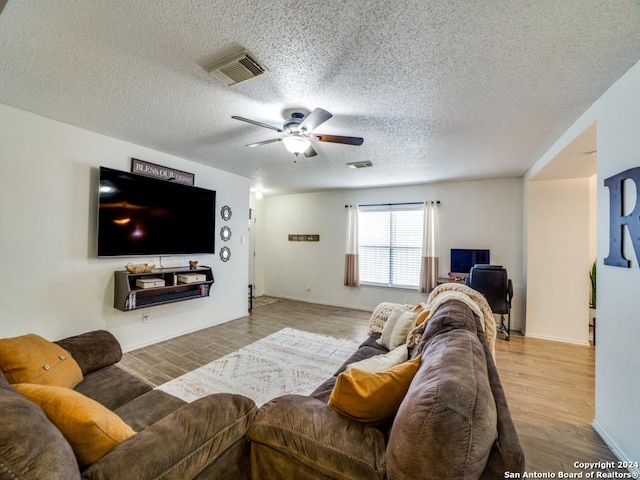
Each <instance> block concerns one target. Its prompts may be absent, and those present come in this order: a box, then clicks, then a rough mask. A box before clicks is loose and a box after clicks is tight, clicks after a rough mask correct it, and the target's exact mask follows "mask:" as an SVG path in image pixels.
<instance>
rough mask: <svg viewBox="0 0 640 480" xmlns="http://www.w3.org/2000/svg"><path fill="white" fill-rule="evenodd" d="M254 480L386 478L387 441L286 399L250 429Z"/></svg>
mask: <svg viewBox="0 0 640 480" xmlns="http://www.w3.org/2000/svg"><path fill="white" fill-rule="evenodd" d="M247 435H248V437H249V439H250V440H251V472H252V478H253V479H254V480H255V479H259V478H264V479H269V480H273V479H290V478H341V479H362V478H380V479H383V478H385V440H384V436H383V434H382V433H381V432H380V431H379V430H378V429H376V428H375V427H372V426H368V425H364V424H362V423H358V422H356V421H354V420H352V419H350V418H347V417H345V416H343V415H340V414H339V413H338V412H336V411H335V410H333V409H332V408H331V407H328V406H327V405H325V404H324V403H322V402H321V401H319V400H317V399H315V398H311V397H305V396H300V395H284V396H282V397H279V398H276V399H274V400H272V401H270V402H268V403H266V404H265V405H263V406H262V407H261V408H260V410H258V413H257V415H256V417H255V419H254V421H253V422H252V424H251V426H250V427H249V432H248V433H247Z"/></svg>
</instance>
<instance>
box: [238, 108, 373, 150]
mask: <svg viewBox="0 0 640 480" xmlns="http://www.w3.org/2000/svg"><path fill="white" fill-rule="evenodd" d="M332 116H333V115H332V114H331V113H329V112H327V111H326V110H323V109H322V108H316V109H315V110H314V111H313V112H311V113H310V114H309V115H307V116H305V115H304V113H300V112H294V113H292V114H291V118H290V119H288V120H285V122H284V124H283V125H282V128H278V127H274V126H272V125H267V124H266V123H262V122H257V121H255V120H251V119H249V118H244V117H238V116H236V115H234V116H232V117H231V118H233V119H234V120H240V121H241V122H247V123H251V124H252V125H257V126H258V127H264V128H270V129H271V130H275V131H276V132H278V133H284V136H283V137H280V138H272V139H271V140H264V141H263V142H257V143H250V144H249V145H247V147H257V146H258V145H267V144H269V143H274V142H283V143H284V146H285V147H286V149H287V150H289V151H290V152H291V153H293V154H294V155H295V156H296V157H297V156H298V155H300V154H301V153H303V154H304V156H305V157H315V156H316V155H317V154H318V153H317V152H316V151H315V150H314V148H313V146H312V145H311V142H330V143H343V144H345V145H362V142H363V141H364V139H363V138H361V137H343V136H340V135H325V134H322V133H314V132H313V131H314V130H315V129H316V128H317V127H319V126H320V125H322V124H323V123H324V122H326V121H327V120H329V119H330V118H331V117H332Z"/></svg>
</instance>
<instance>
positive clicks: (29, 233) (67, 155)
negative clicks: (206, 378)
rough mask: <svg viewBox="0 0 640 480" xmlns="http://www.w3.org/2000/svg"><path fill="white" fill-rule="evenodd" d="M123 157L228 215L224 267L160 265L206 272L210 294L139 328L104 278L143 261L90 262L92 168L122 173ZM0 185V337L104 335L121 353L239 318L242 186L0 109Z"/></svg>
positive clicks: (137, 317)
mask: <svg viewBox="0 0 640 480" xmlns="http://www.w3.org/2000/svg"><path fill="white" fill-rule="evenodd" d="M131 157H135V158H140V159H143V160H147V161H150V162H153V163H158V164H161V165H165V166H169V167H174V168H177V169H180V170H184V171H188V172H193V173H195V179H196V185H197V186H201V187H205V188H210V189H213V190H216V191H217V204H218V206H217V210H218V211H219V209H220V207H221V206H222V205H225V204H226V205H229V206H230V207H231V208H232V209H233V212H234V215H233V216H232V218H231V220H230V222H228V223H227V224H228V225H229V226H230V228H231V230H232V232H233V235H232V238H231V240H230V242H229V246H230V248H231V251H232V256H231V259H230V261H229V262H227V263H223V262H221V261H220V259H219V257H218V256H217V255H200V256H189V257H179V256H178V257H163V259H162V262H163V264H164V266H177V265H186V264H187V260H193V259H197V260H198V261H199V262H200V264H201V265H208V266H211V267H213V272H214V277H215V280H216V281H215V284H214V285H213V286H212V290H211V296H210V297H208V298H204V299H197V300H191V301H185V302H178V303H175V304H171V305H164V306H157V307H152V308H149V309H145V311H148V312H149V313H150V319H149V322H147V323H145V324H143V323H142V314H143V311H141V310H138V311H133V312H126V313H125V312H120V311H118V310H116V309H114V308H113V288H114V285H113V284H114V281H113V277H114V275H113V272H114V270H122V269H124V265H125V264H126V263H128V262H138V261H146V260H148V259H145V258H116V259H97V258H96V255H95V225H96V212H97V182H98V167H99V166H101V165H103V166H108V167H111V168H115V169H119V170H126V171H129V170H130V166H131V164H130V162H131V160H130V159H131ZM0 183H1V187H0V270H1V271H2V274H1V275H0V337H9V336H16V335H21V334H24V333H27V332H33V333H38V334H40V335H42V336H44V337H45V338H48V339H51V340H56V339H59V338H63V337H65V336H68V335H73V334H78V333H82V332H85V331H88V330H92V329H106V330H109V331H111V332H112V333H113V334H114V335H116V337H117V338H118V339H119V340H120V342H121V343H122V345H123V348H124V349H130V348H133V347H136V346H140V345H144V344H149V343H153V342H156V341H158V340H160V339H163V338H167V337H172V336H175V335H177V334H180V333H184V332H188V331H192V330H196V329H199V328H202V327H205V326H209V325H213V324H216V323H221V322H224V321H227V320H230V319H233V318H236V317H240V316H242V315H244V314H246V311H247V284H248V281H247V277H248V267H247V262H248V256H247V251H248V248H247V247H248V241H247V226H248V224H247V220H246V219H247V212H248V208H249V181H248V179H246V178H243V177H239V176H237V175H233V174H229V173H226V172H222V171H220V170H217V169H214V168H210V167H206V166H204V165H201V164H197V163H194V162H190V161H187V160H184V159H180V158H177V157H174V156H171V155H167V154H164V153H161V152H157V151H154V150H151V149H148V148H144V147H141V146H139V145H134V144H131V143H127V142H123V141H120V140H116V139H114V138H110V137H106V136H103V135H98V134H96V133H93V132H89V131H86V130H82V129H80V128H76V127H73V126H70V125H66V124H63V123H59V122H55V121H52V120H49V119H46V118H43V117H39V116H36V115H33V114H30V113H27V112H24V111H20V110H17V109H14V108H11V107H8V106H5V105H0ZM216 222H217V223H216V226H217V228H219V227H220V226H221V224H222V220H221V219H220V217H219V216H218V217H217V220H216ZM243 240H244V241H243ZM216 241H217V243H216V248H217V249H219V248H220V246H221V243H222V242H221V240H219V236H217V237H216ZM151 259H152V260H154V261H155V263H156V264H158V263H159V261H160V259H159V258H158V257H154V258H151Z"/></svg>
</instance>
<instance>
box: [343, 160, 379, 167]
mask: <svg viewBox="0 0 640 480" xmlns="http://www.w3.org/2000/svg"><path fill="white" fill-rule="evenodd" d="M347 167H349V168H368V167H373V163H371V162H370V161H369V160H367V161H365V162H351V163H347Z"/></svg>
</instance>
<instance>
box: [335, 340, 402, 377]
mask: <svg viewBox="0 0 640 480" xmlns="http://www.w3.org/2000/svg"><path fill="white" fill-rule="evenodd" d="M407 360H409V350H408V349H407V346H406V345H400V346H399V347H397V348H394V349H393V350H391V351H390V352H387V353H380V354H377V355H373V356H371V357H369V358H365V359H363V360H359V361H357V362H353V363H350V364H349V365H348V366H347V368H357V369H358V370H364V371H365V372H381V371H382V370H386V369H387V368H391V367H395V366H396V365H400V364H401V363H404V362H406V361H407Z"/></svg>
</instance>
